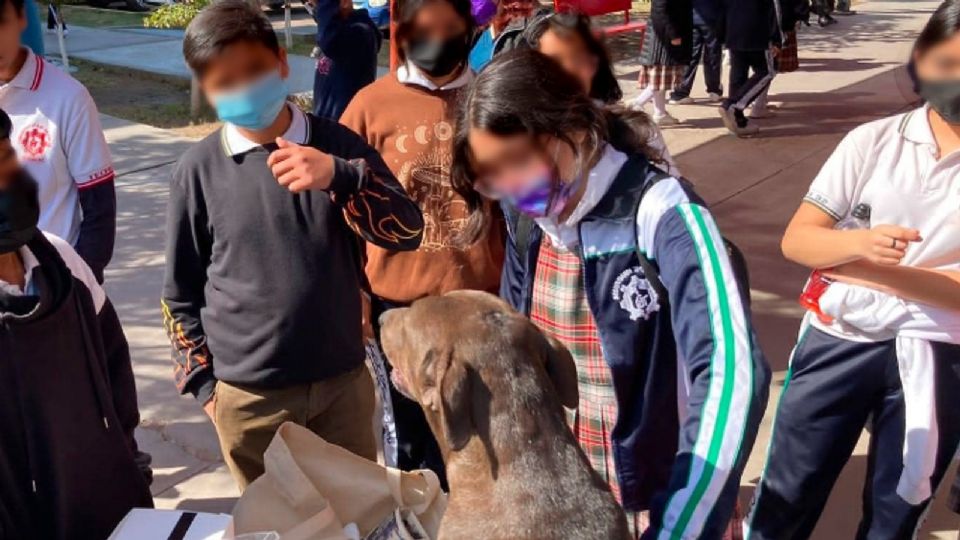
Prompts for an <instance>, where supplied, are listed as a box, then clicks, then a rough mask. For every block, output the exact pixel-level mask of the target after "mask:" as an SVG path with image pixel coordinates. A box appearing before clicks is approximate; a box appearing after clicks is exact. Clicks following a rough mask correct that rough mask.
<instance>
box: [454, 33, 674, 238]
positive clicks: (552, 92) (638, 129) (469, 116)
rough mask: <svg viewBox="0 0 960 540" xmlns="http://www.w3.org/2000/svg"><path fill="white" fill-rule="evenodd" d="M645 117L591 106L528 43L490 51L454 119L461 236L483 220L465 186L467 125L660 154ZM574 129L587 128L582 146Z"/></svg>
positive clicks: (479, 229) (469, 173)
mask: <svg viewBox="0 0 960 540" xmlns="http://www.w3.org/2000/svg"><path fill="white" fill-rule="evenodd" d="M652 125H653V124H652V123H651V122H650V118H649V117H648V116H647V115H646V114H644V113H642V112H633V111H627V110H626V109H612V108H601V107H599V106H597V105H596V104H594V102H593V100H592V99H591V98H590V97H589V96H587V95H586V94H585V93H584V92H583V87H582V86H581V85H580V81H578V80H577V79H576V78H575V77H573V76H572V75H570V74H569V73H567V72H566V70H564V69H563V68H562V67H561V66H560V65H559V64H557V63H556V62H555V61H553V59H551V58H549V57H547V56H545V55H543V54H541V53H539V52H537V51H536V50H534V49H517V50H514V51H510V52H507V53H502V54H500V55H498V56H497V57H495V58H494V60H493V62H491V63H490V64H489V65H487V67H485V68H484V69H483V71H481V72H480V74H479V75H478V76H477V78H476V79H475V80H474V81H473V84H472V85H471V86H470V90H469V92H468V93H467V98H466V101H465V102H464V103H463V104H462V107H461V109H460V115H459V118H458V119H457V129H456V132H455V134H454V139H453V171H452V182H453V188H454V190H456V191H457V193H459V194H460V196H462V197H463V198H464V200H466V202H467V205H468V207H469V208H470V218H469V220H468V223H467V226H466V227H465V229H464V232H463V237H462V239H461V240H462V241H463V242H464V243H470V242H473V241H474V240H476V239H477V238H478V237H479V236H480V235H481V234H482V233H483V232H484V230H485V229H486V227H487V226H488V223H487V217H488V212H486V211H485V208H484V204H485V202H484V199H483V197H482V196H481V195H480V194H479V193H477V192H476V190H475V189H474V188H473V184H474V181H475V174H474V171H473V170H472V167H471V156H470V145H469V141H468V138H469V135H470V130H471V129H482V130H484V131H489V132H490V133H493V134H495V135H498V136H503V137H508V136H511V135H520V134H526V135H529V136H530V137H531V138H533V139H537V138H539V137H540V136H542V135H549V136H552V137H555V138H557V139H559V140H561V141H563V142H564V143H566V144H568V145H569V146H570V147H571V148H573V149H575V150H576V149H578V148H581V147H582V146H583V147H586V148H592V149H596V150H599V149H600V148H601V147H603V146H604V145H605V144H610V145H612V146H613V147H614V148H616V149H617V150H620V151H621V152H625V153H629V154H643V155H646V156H647V157H648V158H649V159H650V160H651V161H656V162H662V160H663V159H662V156H660V155H659V153H658V152H656V151H655V150H653V149H652V148H651V147H650V146H649V145H648V144H647V141H648V140H649V139H650V136H651V135H652V131H651V126H652ZM578 133H586V135H587V138H586V140H585V141H584V143H581V144H582V146H581V144H577V143H576V141H574V139H573V135H574V134H578Z"/></svg>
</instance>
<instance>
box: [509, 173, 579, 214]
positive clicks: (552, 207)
mask: <svg viewBox="0 0 960 540" xmlns="http://www.w3.org/2000/svg"><path fill="white" fill-rule="evenodd" d="M582 179H583V177H582V175H581V176H578V178H577V179H576V180H574V181H573V182H569V183H563V182H560V181H559V179H558V178H556V175H555V174H554V171H553V170H552V169H550V168H549V167H547V166H546V165H544V166H543V169H542V170H541V171H540V172H538V173H536V177H535V178H531V179H530V180H529V181H528V182H524V183H525V184H526V185H527V186H529V187H528V188H527V189H526V190H525V191H524V192H523V193H520V194H517V195H510V196H507V197H506V199H507V201H508V202H509V203H510V204H512V205H513V206H515V207H516V208H517V210H520V211H521V212H523V213H524V214H526V215H528V216H530V217H532V218H542V217H554V216H556V215H558V214H559V213H560V212H562V211H563V209H564V208H566V206H567V203H568V202H570V197H572V196H573V195H574V193H576V192H577V189H578V188H579V187H580V182H581V181H582Z"/></svg>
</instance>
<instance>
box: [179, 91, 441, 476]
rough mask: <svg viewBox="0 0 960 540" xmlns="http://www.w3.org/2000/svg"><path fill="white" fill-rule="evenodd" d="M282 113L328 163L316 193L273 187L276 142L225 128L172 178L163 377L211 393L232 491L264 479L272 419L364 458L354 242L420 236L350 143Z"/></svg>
mask: <svg viewBox="0 0 960 540" xmlns="http://www.w3.org/2000/svg"><path fill="white" fill-rule="evenodd" d="M286 106H287V107H289V110H290V112H291V115H292V120H291V123H290V127H289V128H288V129H287V131H286V133H284V135H283V138H284V139H286V140H288V141H291V142H293V143H296V144H300V145H304V146H310V147H312V148H316V149H318V150H320V151H322V152H326V153H328V154H330V155H331V156H332V157H333V161H334V176H333V179H332V180H331V184H330V186H329V188H328V189H327V190H324V191H319V190H310V191H305V192H302V193H291V192H290V191H289V190H287V189H286V188H285V187H283V186H281V185H279V184H278V183H277V180H276V179H275V178H274V177H273V174H272V173H271V172H270V168H269V167H268V166H267V159H268V157H269V155H270V153H271V152H272V151H273V150H276V145H274V144H272V143H271V144H268V145H266V146H262V145H259V144H257V143H255V142H253V141H251V140H249V139H247V138H246V137H244V136H243V134H242V133H240V131H239V130H238V129H237V128H236V127H235V126H233V125H232V124H227V125H225V126H224V127H222V128H221V129H219V130H218V131H217V132H215V133H213V134H211V135H209V136H208V137H207V138H205V139H204V140H202V141H200V142H198V143H197V144H196V145H194V146H193V147H192V148H191V149H190V150H188V151H187V153H186V154H185V155H184V156H183V157H182V158H181V160H180V161H179V162H178V164H177V166H176V168H175V169H174V173H173V176H172V178H171V182H170V200H169V207H168V217H167V248H166V262H167V266H166V273H165V277H164V286H163V293H162V300H161V302H162V309H163V316H164V327H165V329H166V331H167V334H168V337H169V338H170V342H171V344H172V347H173V360H174V367H175V370H174V377H175V381H176V384H177V388H178V389H179V390H180V392H181V393H189V394H193V395H194V396H195V397H196V398H197V399H198V401H199V402H200V403H207V402H208V401H210V399H212V398H213V396H214V395H216V398H217V401H216V422H215V424H216V428H217V434H218V436H219V438H220V446H221V449H222V450H223V453H224V458H225V459H226V461H227V464H228V465H229V466H230V469H231V471H232V472H233V474H234V477H235V478H236V479H237V482H238V483H239V484H240V485H241V487H245V486H246V485H248V484H249V483H250V482H252V481H253V480H254V479H256V478H257V477H258V476H260V475H261V474H262V473H263V452H264V451H265V450H266V448H267V445H268V444H269V443H270V440H271V439H272V438H273V435H274V433H275V432H276V429H277V428H278V427H279V426H280V424H281V423H283V422H284V421H293V422H296V423H298V424H300V425H304V426H306V427H308V428H309V429H311V430H313V431H314V432H315V433H317V434H318V435H320V436H322V437H323V438H324V439H326V440H328V441H330V442H331V443H334V444H337V445H340V446H343V447H345V448H347V449H348V450H350V451H352V452H354V453H356V454H358V455H362V456H364V457H367V458H371V459H373V458H375V457H376V447H375V444H374V439H373V431H372V423H371V421H370V419H371V418H372V414H373V406H374V388H373V383H372V380H371V379H370V375H369V373H368V372H367V369H366V367H365V366H364V358H365V351H364V346H363V337H362V330H361V306H360V291H361V286H362V285H363V275H362V271H363V270H362V262H361V260H362V257H361V253H360V240H361V238H362V239H363V240H365V241H367V242H369V243H371V244H374V245H377V246H380V247H384V248H388V249H393V250H396V251H404V250H409V249H415V248H416V247H417V246H418V245H419V244H420V239H421V237H422V234H423V219H422V216H421V213H420V209H419V208H417V205H416V204H415V203H414V202H413V201H412V200H410V198H408V197H407V195H406V194H405V193H404V192H403V188H401V187H400V185H399V184H398V183H397V181H396V179H395V178H394V176H393V174H392V173H391V172H390V169H389V168H387V166H386V165H385V164H384V163H383V160H382V159H381V158H380V156H379V155H378V154H377V152H376V151H375V150H373V149H372V148H370V146H368V145H367V144H366V142H365V141H364V140H363V139H362V138H360V136H359V135H357V134H356V133H353V132H352V131H350V130H348V129H347V128H345V127H343V126H341V125H339V124H337V123H336V122H333V121H331V120H327V119H323V118H318V117H315V116H312V115H309V114H306V113H303V112H302V111H300V110H299V109H297V108H296V107H294V106H293V105H291V104H287V105H286ZM358 235H359V236H358ZM345 418H346V419H351V420H349V421H345V420H344V419H345Z"/></svg>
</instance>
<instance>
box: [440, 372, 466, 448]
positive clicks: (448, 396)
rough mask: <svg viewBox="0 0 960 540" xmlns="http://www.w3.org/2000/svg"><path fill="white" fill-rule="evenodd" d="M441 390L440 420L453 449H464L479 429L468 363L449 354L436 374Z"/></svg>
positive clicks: (448, 442)
mask: <svg viewBox="0 0 960 540" xmlns="http://www.w3.org/2000/svg"><path fill="white" fill-rule="evenodd" d="M436 376H437V378H436V381H437V387H438V388H439V389H440V421H441V422H443V434H444V436H445V437H446V438H447V444H449V445H450V449H451V450H454V451H456V450H460V449H462V448H463V447H464V446H466V445H467V442H469V441H470V436H471V435H473V433H474V431H475V428H474V425H473V411H472V405H471V403H472V401H471V396H470V394H471V390H472V388H471V383H470V379H471V377H470V371H469V368H468V367H467V365H466V364H464V363H463V362H460V361H458V360H457V359H456V358H455V356H454V355H453V354H452V353H451V354H447V355H446V358H444V359H443V360H440V361H439V362H438V365H437V373H436Z"/></svg>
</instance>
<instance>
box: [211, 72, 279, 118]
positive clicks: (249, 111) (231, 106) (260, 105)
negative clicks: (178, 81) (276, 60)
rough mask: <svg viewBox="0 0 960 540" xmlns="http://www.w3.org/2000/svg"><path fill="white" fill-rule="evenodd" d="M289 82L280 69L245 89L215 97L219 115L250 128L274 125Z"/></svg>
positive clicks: (214, 100) (214, 103)
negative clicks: (281, 75) (282, 76)
mask: <svg viewBox="0 0 960 540" xmlns="http://www.w3.org/2000/svg"><path fill="white" fill-rule="evenodd" d="M289 93H290V92H289V89H288V87H287V81H285V80H284V79H282V78H281V77H280V72H279V71H273V72H271V73H270V74H268V75H264V76H263V77H261V78H259V79H257V80H256V81H254V82H252V83H250V84H249V85H247V86H244V87H243V88H239V89H237V90H232V91H230V92H224V93H222V94H217V95H215V96H213V99H212V100H213V106H214V108H215V109H216V110H217V117H219V118H220V120H223V121H224V122H227V123H230V124H233V125H235V126H237V127H242V128H245V129H250V130H254V131H257V130H261V129H266V128H268V127H270V124H272V123H273V122H274V120H276V119H277V115H278V114H280V111H281V110H282V109H283V104H284V103H286V100H287V94H289Z"/></svg>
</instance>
